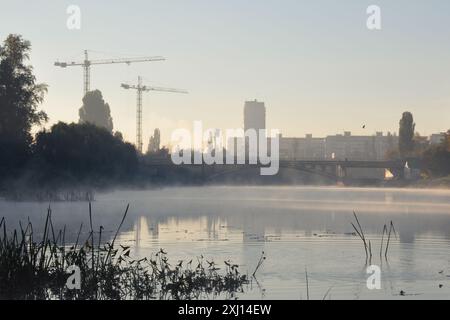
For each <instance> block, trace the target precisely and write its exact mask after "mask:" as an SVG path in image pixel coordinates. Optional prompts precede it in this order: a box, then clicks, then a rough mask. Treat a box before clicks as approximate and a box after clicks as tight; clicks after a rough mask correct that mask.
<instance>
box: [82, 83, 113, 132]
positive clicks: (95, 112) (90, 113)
mask: <svg viewBox="0 0 450 320" xmlns="http://www.w3.org/2000/svg"><path fill="white" fill-rule="evenodd" d="M79 115H80V123H91V124H94V125H96V126H98V127H101V128H105V129H106V130H108V131H109V132H111V133H112V131H113V120H112V118H111V110H110V108H109V104H107V103H106V102H105V100H103V96H102V93H101V92H100V90H95V91H90V92H88V93H86V95H85V96H84V98H83V106H82V107H81V108H80V111H79Z"/></svg>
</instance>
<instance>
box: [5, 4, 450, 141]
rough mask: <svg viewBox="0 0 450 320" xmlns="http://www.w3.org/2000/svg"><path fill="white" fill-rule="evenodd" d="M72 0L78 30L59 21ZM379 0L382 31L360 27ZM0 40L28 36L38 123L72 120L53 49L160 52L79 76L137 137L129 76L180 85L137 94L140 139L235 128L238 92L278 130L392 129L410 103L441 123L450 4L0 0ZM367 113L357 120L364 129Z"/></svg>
mask: <svg viewBox="0 0 450 320" xmlns="http://www.w3.org/2000/svg"><path fill="white" fill-rule="evenodd" d="M71 4H75V5H78V6H80V8H81V13H82V25H81V30H79V31H78V30H69V29H67V27H66V20H67V17H68V15H67V14H66V9H67V7H68V6H69V5H71ZM370 4H377V5H379V6H380V7H381V9H382V28H383V29H382V30H381V31H369V30H368V29H367V28H366V18H367V15H366V8H367V7H368V5H370ZM0 8H1V11H0V38H1V39H2V40H3V39H4V38H5V37H6V36H7V34H9V33H19V34H22V35H23V36H24V38H25V39H28V40H30V41H31V42H32V46H33V48H32V61H31V62H32V64H33V66H34V67H35V74H36V75H37V77H38V80H39V81H40V82H45V83H47V84H48V85H49V92H48V95H47V96H46V100H45V103H44V104H43V106H42V108H43V109H44V110H45V111H46V112H47V113H48V115H49V117H50V122H49V124H47V126H49V125H51V124H52V123H55V122H57V121H59V120H62V121H66V122H72V121H77V120H78V109H79V108H80V106H81V98H82V68H81V67H77V68H67V69H60V68H56V67H54V66H53V63H54V62H55V61H56V60H60V61H65V60H82V59H83V50H84V49H88V50H92V53H91V58H92V59H103V58H120V57H135V56H143V55H144V56H147V55H149V56H153V55H162V56H165V57H167V59H168V60H167V61H166V62H152V63H145V64H134V65H131V66H126V65H112V66H111V65H109V66H97V67H93V68H92V75H91V88H92V89H97V88H98V89H100V90H101V91H102V92H103V95H104V98H105V99H106V101H107V102H108V103H109V104H110V106H111V111H112V116H113V120H114V127H115V129H116V130H119V131H121V132H123V133H124V136H125V138H126V139H127V140H129V141H132V142H134V141H135V108H136V93H135V92H134V91H126V90H123V89H121V88H120V84H121V83H122V82H128V83H130V84H131V83H135V82H136V81H137V76H138V75H141V76H143V78H144V82H145V83H148V84H151V85H158V86H168V87H176V88H182V89H186V90H188V91H189V92H190V94H189V95H177V94H169V93H150V94H145V95H144V145H145V146H146V145H147V143H148V138H149V136H150V135H151V133H152V132H153V130H154V128H155V127H159V128H160V129H161V131H162V138H163V142H164V143H167V142H168V140H169V138H170V135H171V132H172V131H173V130H174V129H176V128H178V127H180V126H182V127H188V128H190V127H191V125H192V122H193V121H194V120H201V121H203V123H204V125H205V126H206V127H215V128H222V129H226V128H240V127H242V124H243V105H244V101H245V100H249V99H255V98H257V99H258V100H261V101H265V102H266V105H267V116H268V119H267V123H268V127H269V128H276V129H280V130H281V131H282V132H283V135H285V136H304V135H305V134H306V133H312V134H313V135H314V136H324V135H326V134H335V133H341V132H342V131H343V130H349V131H352V132H353V133H354V134H373V133H374V132H375V131H384V132H386V131H388V130H389V131H396V130H397V127H398V121H399V118H400V116H401V113H402V112H403V111H406V110H408V111H411V112H413V114H414V116H415V120H416V122H417V130H418V132H420V133H421V134H426V135H428V134H431V133H435V132H440V131H446V130H447V129H449V127H450V125H449V124H450V55H449V53H450V41H449V39H450V2H449V1H448V0H433V1H411V0H397V1H387V0H386V1H381V0H372V1H364V0H351V1H350V0H349V1H333V0H327V1H326V0H315V1H299V0H282V1H280V0H267V1H242V0H227V1H211V0H209V1H207V0H166V1H149V0H146V1H127V2H123V1H76V0H71V1H50V0H42V1H24V0H19V1H5V0H2V1H1V6H0ZM363 124H365V125H366V126H367V129H365V130H363V129H362V125H363Z"/></svg>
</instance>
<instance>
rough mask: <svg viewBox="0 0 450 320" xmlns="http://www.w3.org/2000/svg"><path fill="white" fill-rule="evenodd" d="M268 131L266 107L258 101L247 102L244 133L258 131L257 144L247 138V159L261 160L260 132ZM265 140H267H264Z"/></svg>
mask: <svg viewBox="0 0 450 320" xmlns="http://www.w3.org/2000/svg"><path fill="white" fill-rule="evenodd" d="M265 129H266V106H265V105H264V102H259V101H258V100H256V99H255V100H253V101H246V102H245V106H244V131H245V132H246V133H247V131H248V130H255V131H256V141H255V142H256V143H254V144H252V143H250V140H249V138H248V137H247V138H245V154H246V158H247V159H253V160H254V159H256V160H257V159H259V143H260V140H259V139H260V136H259V134H260V130H265ZM264 139H265V138H264Z"/></svg>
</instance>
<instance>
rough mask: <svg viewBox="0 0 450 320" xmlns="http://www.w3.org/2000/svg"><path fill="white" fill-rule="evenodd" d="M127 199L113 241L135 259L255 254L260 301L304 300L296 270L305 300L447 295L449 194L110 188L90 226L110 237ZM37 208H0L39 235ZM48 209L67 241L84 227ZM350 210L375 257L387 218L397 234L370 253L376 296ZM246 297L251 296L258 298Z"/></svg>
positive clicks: (76, 211) (61, 206)
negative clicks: (377, 275)
mask: <svg viewBox="0 0 450 320" xmlns="http://www.w3.org/2000/svg"><path fill="white" fill-rule="evenodd" d="M127 203H130V211H129V216H128V218H127V220H126V221H125V224H124V225H123V228H122V232H121V234H120V237H119V240H120V242H125V243H128V244H130V245H132V247H133V248H134V253H135V254H136V255H137V256H148V255H150V254H152V253H154V252H156V251H157V250H159V248H165V249H167V251H169V253H170V257H171V259H173V261H176V260H177V259H186V258H189V257H193V256H194V257H195V256H198V255H200V254H203V255H205V256H208V257H210V258H211V259H215V260H216V261H219V262H220V261H223V260H226V259H229V258H231V259H232V260H234V261H236V262H237V263H239V264H241V265H242V267H243V268H244V271H245V270H248V271H250V273H252V271H253V270H254V268H255V266H256V263H257V261H258V259H259V257H260V255H261V252H262V251H263V250H264V251H265V252H266V253H267V256H268V259H267V262H266V263H265V265H264V266H263V268H261V271H260V273H261V274H260V282H261V285H262V287H264V289H266V293H267V297H269V298H290V299H297V298H301V297H304V287H305V283H304V269H305V266H308V270H309V274H310V277H311V288H312V289H313V290H314V291H315V294H316V297H315V298H318V296H319V295H320V294H324V293H325V292H326V291H327V290H328V289H329V288H330V286H334V287H336V288H335V289H333V291H332V292H331V296H332V297H333V298H335V299H339V298H385V297H389V298H400V297H398V292H399V291H400V290H405V291H407V292H413V293H418V294H420V295H421V296H418V297H421V298H424V297H425V298H427V297H432V298H442V297H447V298H449V297H450V284H449V285H447V286H445V287H444V288H442V289H439V286H438V284H439V283H438V282H444V281H446V283H448V281H449V280H448V278H446V275H447V274H450V260H449V259H448V257H449V256H450V191H429V190H395V189H348V188H306V187H298V188H296V187H208V188H206V187H205V188H172V189H161V190H152V191H117V192H113V193H108V194H103V195H99V196H97V201H96V202H95V203H94V204H93V208H94V224H95V225H96V226H97V227H99V226H100V225H102V226H104V227H105V230H106V231H109V232H110V233H111V234H112V233H113V231H114V230H115V228H116V227H117V226H118V225H119V223H120V220H121V218H122V214H123V210H124V208H125V207H126V205H127ZM46 206H48V204H37V203H10V202H0V212H1V215H4V216H6V218H7V220H8V224H9V225H10V226H11V225H17V224H16V223H17V222H18V221H19V220H22V221H26V220H27V217H28V216H30V217H31V220H32V221H33V222H34V223H35V226H36V227H35V230H39V228H42V227H43V223H44V220H43V217H44V216H45V214H46ZM51 207H52V210H53V220H54V222H55V225H56V228H62V227H63V226H64V225H67V226H68V227H69V228H68V230H69V231H68V233H67V238H68V241H71V240H72V241H74V240H75V237H76V233H77V231H78V227H79V225H80V223H84V225H88V211H87V204H85V203H54V204H52V205H51ZM353 211H356V212H357V213H358V216H359V218H360V221H361V223H362V225H363V228H364V230H365V233H366V234H367V235H368V237H370V239H371V240H372V241H373V245H374V251H375V252H377V251H378V250H379V245H380V235H381V233H382V229H383V225H384V224H385V223H386V224H389V223H390V221H393V222H394V224H395V227H396V230H397V232H398V235H399V238H398V239H393V240H392V243H391V249H390V254H389V256H390V260H389V263H387V262H386V261H383V260H381V261H380V259H379V258H378V254H375V256H376V257H375V258H374V260H375V263H377V264H380V265H381V266H382V269H383V276H384V278H383V290H381V291H380V292H369V291H368V290H367V288H366V286H365V279H366V276H367V275H366V273H365V261H364V251H363V247H362V244H361V243H360V241H359V239H358V238H357V237H355V236H354V235H353V234H352V233H353V229H352V227H351V225H350V222H351V221H352V220H353V213H352V212H353ZM36 232H38V231H36ZM86 232H87V230H86ZM441 270H443V271H444V273H443V274H440V273H439V271H441ZM246 297H249V298H261V292H256V293H255V292H250V293H248V296H246ZM319 298H321V297H319Z"/></svg>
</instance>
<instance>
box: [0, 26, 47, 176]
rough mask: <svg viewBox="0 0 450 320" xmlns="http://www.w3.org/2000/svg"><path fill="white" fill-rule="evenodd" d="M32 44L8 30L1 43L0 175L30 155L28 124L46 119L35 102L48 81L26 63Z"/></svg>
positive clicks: (43, 91) (41, 97)
mask: <svg viewBox="0 0 450 320" xmlns="http://www.w3.org/2000/svg"><path fill="white" fill-rule="evenodd" d="M30 50H31V44H30V42H29V41H26V40H24V39H22V37H21V36H19V35H14V34H11V35H9V36H8V37H7V38H6V40H5V41H4V43H3V45H0V155H1V156H0V177H2V176H3V177H4V176H6V175H8V174H15V173H16V171H17V170H18V169H20V168H21V167H22V166H23V165H24V164H25V163H26V162H27V161H28V160H29V157H30V154H31V153H30V152H31V149H30V145H31V143H32V141H33V138H32V136H31V133H30V131H31V128H32V127H33V126H34V125H40V124H42V123H43V122H46V121H47V120H48V118H47V115H46V114H45V112H43V111H38V110H37V109H38V106H39V105H40V104H41V103H42V102H43V99H44V94H45V93H46V91H47V85H45V84H42V83H37V82H36V77H35V76H34V75H33V68H32V67H31V66H30V65H27V64H26V62H27V60H29V52H30Z"/></svg>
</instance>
